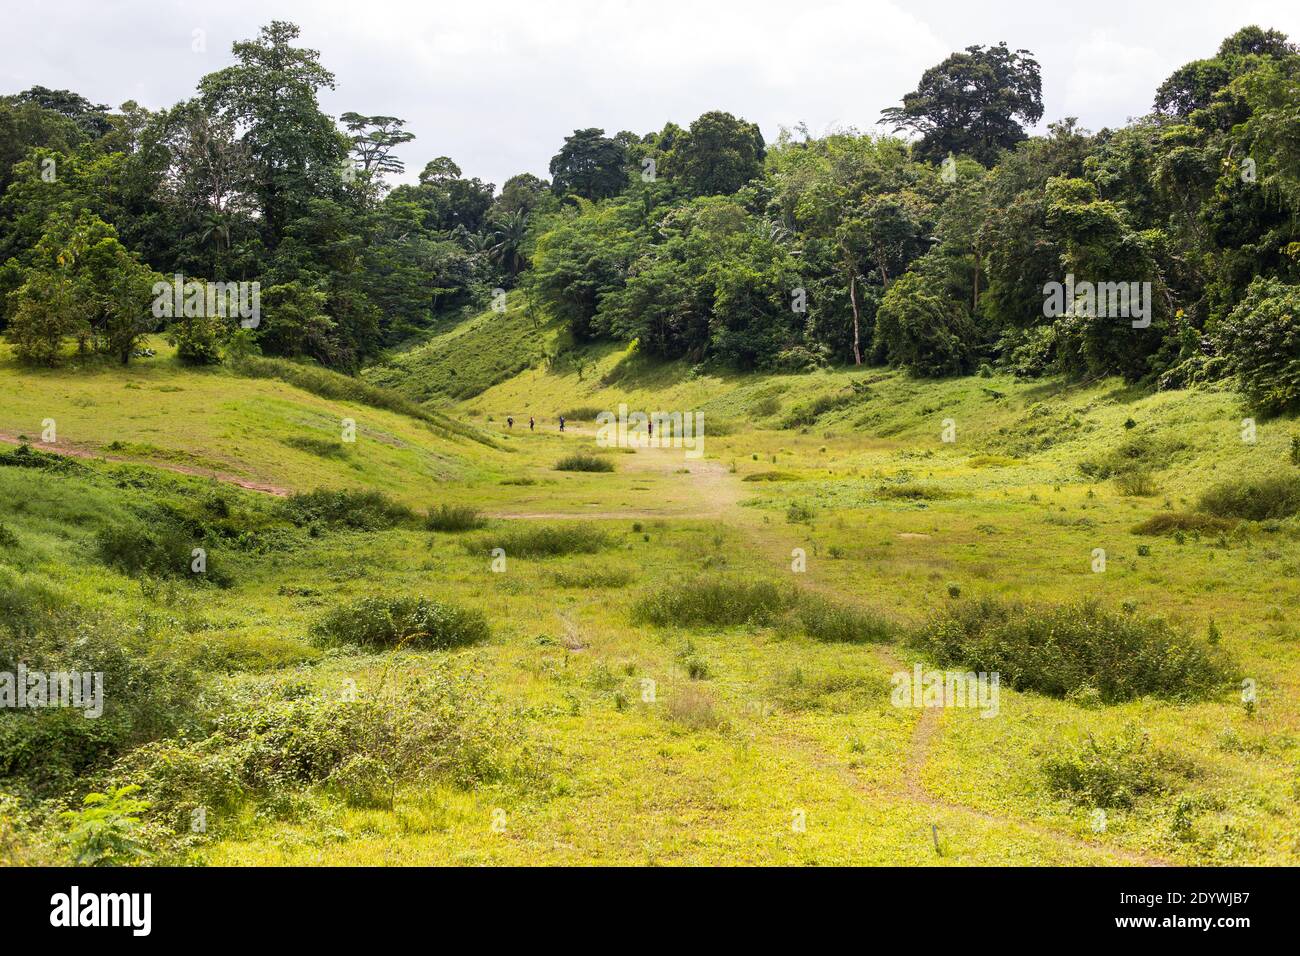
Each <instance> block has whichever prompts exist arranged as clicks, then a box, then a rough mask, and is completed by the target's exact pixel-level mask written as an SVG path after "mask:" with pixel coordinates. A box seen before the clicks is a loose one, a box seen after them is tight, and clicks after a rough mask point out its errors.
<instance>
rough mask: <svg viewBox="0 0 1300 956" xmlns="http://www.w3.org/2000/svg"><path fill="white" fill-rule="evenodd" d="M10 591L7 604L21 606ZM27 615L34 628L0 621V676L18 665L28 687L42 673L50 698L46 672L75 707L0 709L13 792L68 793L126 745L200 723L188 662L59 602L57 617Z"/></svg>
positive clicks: (0, 747) (2, 749)
mask: <svg viewBox="0 0 1300 956" xmlns="http://www.w3.org/2000/svg"><path fill="white" fill-rule="evenodd" d="M5 590H8V589H0V597H2V596H3V593H4V591H5ZM8 593H9V599H8V601H9V603H21V601H20V600H18V597H19V596H17V595H15V593H14V592H13V591H12V590H9V591H8ZM0 603H4V602H3V601H0ZM30 614H31V617H32V618H33V619H35V620H37V621H39V626H38V627H36V628H30V629H29V628H28V627H26V626H23V625H21V624H18V623H17V622H15V621H13V619H11V618H9V617H8V616H7V615H6V616H4V617H3V618H0V673H3V674H10V675H16V674H17V673H18V668H19V665H20V664H21V665H22V666H23V667H24V668H25V671H26V674H27V675H28V678H29V687H30V686H31V685H30V679H31V678H32V677H33V675H37V674H39V675H44V677H45V686H46V688H47V696H48V695H49V693H50V692H51V691H53V690H54V689H55V688H52V687H51V686H50V682H51V681H52V680H53V678H52V676H51V675H53V674H56V673H57V674H63V675H68V676H69V677H70V678H72V679H71V680H70V681H69V682H63V681H60V682H59V684H58V687H57V693H58V695H59V699H60V701H61V702H65V703H70V704H71V705H72V706H58V707H49V706H46V707H25V708H18V707H16V706H13V704H10V705H9V706H4V707H0V778H6V780H7V785H8V786H9V787H10V788H11V789H17V790H20V791H22V792H25V793H26V794H28V795H30V796H32V797H35V798H40V797H45V796H51V795H53V794H55V793H59V792H63V791H66V790H67V789H68V788H70V787H72V786H74V785H75V784H76V783H77V782H78V781H79V780H81V779H83V778H84V777H85V775H87V774H89V773H91V772H93V771H95V770H96V769H98V768H101V767H105V766H107V765H108V764H109V763H110V762H111V761H112V760H113V759H115V758H116V757H118V756H119V755H120V754H122V753H124V752H126V751H127V750H129V749H130V748H132V747H135V746H138V745H140V744H143V743H146V742H148V741H150V740H155V739H157V738H159V737H162V736H166V735H168V734H171V733H175V732H177V731H178V730H183V729H187V728H191V727H193V726H195V725H197V723H198V722H199V720H200V719H201V710H200V704H199V699H200V694H199V687H200V680H199V676H198V674H197V672H196V671H194V670H193V669H192V668H190V667H189V666H187V665H184V664H181V663H179V662H176V661H171V660H165V659H157V658H154V657H150V656H146V655H145V654H143V653H141V652H139V651H137V650H135V649H134V648H133V647H132V646H131V640H130V635H129V634H127V633H124V632H122V631H121V630H119V629H118V628H117V627H116V626H115V625H114V624H112V623H111V622H105V621H99V620H96V619H92V618H89V617H86V616H85V615H84V614H82V613H81V612H78V611H76V610H75V609H74V608H69V606H68V605H67V602H66V601H65V602H63V604H62V606H61V608H60V609H59V611H58V613H57V614H49V613H46V611H44V610H41V609H39V608H34V609H31V610H30ZM95 675H99V676H98V677H96V676H95ZM96 688H98V690H96ZM31 699H33V698H32V697H29V698H28V700H31ZM100 708H102V709H101V710H100V713H98V715H96V716H95V717H93V719H88V718H87V717H86V716H85V715H86V714H87V713H92V712H94V711H95V710H96V709H100Z"/></svg>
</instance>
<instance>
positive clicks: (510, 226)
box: [489, 209, 528, 279]
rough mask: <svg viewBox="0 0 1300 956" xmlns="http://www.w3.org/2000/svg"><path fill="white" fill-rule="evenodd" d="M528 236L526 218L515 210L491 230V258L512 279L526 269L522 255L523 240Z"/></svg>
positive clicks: (522, 213)
mask: <svg viewBox="0 0 1300 956" xmlns="http://www.w3.org/2000/svg"><path fill="white" fill-rule="evenodd" d="M527 236H528V216H527V215H526V214H525V213H524V212H523V210H519V209H517V210H515V211H514V212H512V213H511V214H510V215H508V216H506V217H505V219H503V220H501V221H500V222H498V223H496V224H495V226H494V228H493V240H494V241H493V243H492V246H491V248H490V249H489V252H490V253H491V256H492V258H493V259H494V260H495V261H496V262H497V263H498V264H499V265H500V266H501V267H502V268H504V269H505V270H506V274H507V275H509V276H510V278H512V279H513V278H514V277H515V276H517V275H518V274H519V273H520V272H522V271H523V270H524V269H526V268H527V267H528V257H527V256H525V255H524V249H523V247H524V239H525V238H527Z"/></svg>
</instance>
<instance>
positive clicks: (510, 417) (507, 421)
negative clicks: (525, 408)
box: [506, 415, 515, 428]
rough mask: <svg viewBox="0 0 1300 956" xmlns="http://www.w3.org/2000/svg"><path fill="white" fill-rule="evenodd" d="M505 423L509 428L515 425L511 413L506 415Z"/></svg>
mask: <svg viewBox="0 0 1300 956" xmlns="http://www.w3.org/2000/svg"><path fill="white" fill-rule="evenodd" d="M506 424H507V425H509V426H510V427H511V428H514V427H515V419H514V416H513V415H507V416H506Z"/></svg>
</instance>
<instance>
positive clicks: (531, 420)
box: [528, 415, 537, 431]
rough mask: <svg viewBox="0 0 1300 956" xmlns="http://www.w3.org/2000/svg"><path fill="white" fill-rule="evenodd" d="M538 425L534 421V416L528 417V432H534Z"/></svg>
mask: <svg viewBox="0 0 1300 956" xmlns="http://www.w3.org/2000/svg"><path fill="white" fill-rule="evenodd" d="M536 425H537V423H536V422H535V421H533V416H532V415H529V416H528V430H529V431H532V430H533V429H534V428H535V427H536Z"/></svg>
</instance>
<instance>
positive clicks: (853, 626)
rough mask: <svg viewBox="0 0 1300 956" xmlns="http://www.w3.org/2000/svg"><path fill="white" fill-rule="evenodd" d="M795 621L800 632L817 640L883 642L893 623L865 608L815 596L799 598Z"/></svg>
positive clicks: (892, 633)
mask: <svg viewBox="0 0 1300 956" xmlns="http://www.w3.org/2000/svg"><path fill="white" fill-rule="evenodd" d="M798 614H799V621H800V623H801V624H802V625H803V629H804V633H805V634H807V635H808V636H809V637H813V638H816V639H817V640H819V641H833V642H839V643H849V644H859V643H871V644H883V643H888V642H890V641H892V640H893V639H894V637H895V635H896V634H897V632H898V627H897V625H896V624H895V623H894V622H893V621H891V620H889V619H887V618H885V617H883V616H882V615H880V614H879V613H877V612H876V611H872V610H868V609H866V608H855V607H849V606H847V605H843V604H837V603H836V602H834V601H831V600H828V599H827V598H823V597H819V596H817V595H805V596H804V597H803V598H801V599H800V601H799V610H798Z"/></svg>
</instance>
